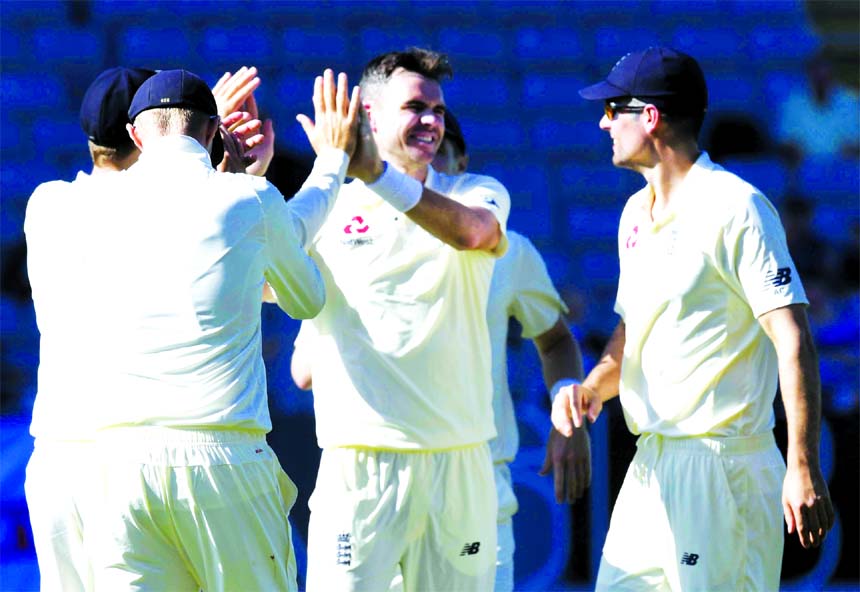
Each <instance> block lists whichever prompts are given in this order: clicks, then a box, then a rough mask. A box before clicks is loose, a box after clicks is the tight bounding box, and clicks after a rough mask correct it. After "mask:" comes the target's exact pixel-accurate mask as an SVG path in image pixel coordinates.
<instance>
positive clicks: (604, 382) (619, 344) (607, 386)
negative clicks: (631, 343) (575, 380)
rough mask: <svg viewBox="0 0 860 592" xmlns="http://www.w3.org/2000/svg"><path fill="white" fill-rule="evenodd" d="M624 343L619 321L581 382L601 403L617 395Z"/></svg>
mask: <svg viewBox="0 0 860 592" xmlns="http://www.w3.org/2000/svg"><path fill="white" fill-rule="evenodd" d="M624 343H625V333H624V321H620V322H619V323H618V326H616V327H615V331H613V332H612V336H611V337H610V338H609V341H608V342H607V344H606V347H605V348H604V349H603V353H602V354H601V356H600V360H599V361H598V362H597V364H596V365H595V366H594V368H592V370H591V372H589V373H588V376H586V377H585V380H584V381H583V382H582V384H583V386H585V387H588V388H590V389H591V390H593V391H594V392H596V393H597V394H598V395H599V396H600V400H601V401H608V400H609V399H611V398H613V397H615V396H617V395H618V390H619V386H620V383H621V359H622V357H623V355H624Z"/></svg>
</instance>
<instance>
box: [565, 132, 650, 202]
mask: <svg viewBox="0 0 860 592" xmlns="http://www.w3.org/2000/svg"><path fill="white" fill-rule="evenodd" d="M611 151H612V148H611V147H610V146H609V144H608V142H607V144H606V153H605V155H604V157H603V158H602V159H601V160H599V161H595V162H594V163H583V162H579V161H572V162H567V163H564V164H562V165H561V166H560V167H559V168H558V170H557V173H556V176H557V177H558V179H559V182H560V184H561V193H560V195H561V196H562V197H563V198H564V200H565V201H567V202H568V203H570V204H571V205H572V206H573V207H577V206H578V205H595V206H599V207H614V208H616V209H617V210H618V212H620V211H621V208H622V207H624V204H625V203H626V201H627V198H628V197H629V196H631V195H632V194H634V193H636V192H637V191H639V190H640V189H641V188H642V187H644V186H645V180H644V179H643V178H642V175H640V174H638V173H635V172H633V171H629V170H627V169H619V168H616V167H615V166H613V165H612V162H611V160H610V159H611Z"/></svg>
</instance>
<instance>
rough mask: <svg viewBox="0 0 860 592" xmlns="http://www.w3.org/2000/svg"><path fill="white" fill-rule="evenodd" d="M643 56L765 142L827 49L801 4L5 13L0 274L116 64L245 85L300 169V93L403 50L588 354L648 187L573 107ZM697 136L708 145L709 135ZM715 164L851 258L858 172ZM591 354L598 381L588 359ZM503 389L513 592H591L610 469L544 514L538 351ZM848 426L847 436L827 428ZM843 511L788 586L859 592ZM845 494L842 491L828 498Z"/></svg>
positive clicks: (279, 428)
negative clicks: (431, 67)
mask: <svg viewBox="0 0 860 592" xmlns="http://www.w3.org/2000/svg"><path fill="white" fill-rule="evenodd" d="M656 43H659V44H666V45H674V46H676V47H678V48H679V49H682V50H685V51H688V52H690V53H691V54H693V55H694V56H696V57H697V58H699V60H700V62H701V63H702V66H703V68H704V70H705V72H706V74H707V77H708V81H709V85H710V88H711V103H712V104H711V109H710V111H711V115H710V117H709V121H712V120H714V119H715V118H717V117H719V116H720V115H722V114H729V115H731V114H741V115H744V116H747V117H749V118H750V119H752V120H753V121H756V122H758V123H760V124H761V125H762V126H763V127H764V131H765V132H767V131H769V127H768V126H770V125H772V124H773V119H774V117H775V112H774V111H773V107H774V100H778V98H779V97H781V96H784V94H785V92H787V90H789V89H790V88H792V87H793V86H794V85H797V84H800V83H801V82H802V80H803V78H802V60H803V59H804V58H805V57H806V56H808V55H810V54H811V53H812V52H813V51H814V50H815V49H816V48H817V47H818V46H819V45H820V44H821V38H820V36H819V34H818V33H817V32H816V31H815V29H814V27H813V26H812V24H811V22H810V19H809V18H808V14H807V10H806V7H805V4H804V3H803V2H800V1H797V0H696V1H685V0H642V1H634V0H629V1H628V0H603V1H598V0H570V1H566V2H542V1H534V2H533V1H526V0H520V1H498V2H493V1H480V2H448V1H435V2H424V1H418V0H404V1H401V2H382V1H380V2H369V1H331V0H322V1H317V2H304V1H295V2H275V1H266V0H236V1H234V2H230V3H226V2H218V1H212V2H206V1H194V2H190V1H189V2H176V1H161V2H152V1H151V0H145V1H137V0H132V1H130V0H126V1H121V2H120V1H116V2H114V1H109V0H93V1H78V2H61V1H38V0H34V1H17V0H3V1H2V2H0V60H2V68H0V200H2V201H0V248H2V257H3V260H4V262H8V261H11V260H12V259H13V258H14V257H17V256H19V255H20V248H21V243H22V241H23V230H22V224H23V217H24V212H25V207H26V202H27V199H28V197H29V195H30V193H31V192H32V191H33V189H34V188H35V187H36V186H37V185H38V184H39V183H41V182H43V181H48V180H53V179H66V180H71V179H73V178H74V176H75V174H76V172H77V170H79V169H83V170H89V168H90V166H91V165H90V161H89V156H88V153H87V149H86V138H85V137H84V134H83V132H82V131H81V130H80V128H79V126H78V124H77V118H78V115H77V113H78V111H77V110H78V106H79V104H80V100H81V97H82V95H83V92H84V90H85V89H86V87H87V86H88V84H89V83H90V82H91V81H92V79H93V78H94V77H95V76H96V75H97V74H98V73H99V72H100V71H102V70H103V69H105V68H107V67H110V66H114V65H120V64H122V65H129V66H143V67H151V68H159V69H163V68H173V67H183V68H187V69H190V70H192V71H195V72H196V73H198V74H199V75H201V76H202V77H203V78H204V79H205V80H207V81H208V82H209V83H210V84H214V83H215V81H216V80H217V79H218V78H219V76H220V74H221V73H223V72H224V71H227V70H230V71H233V70H235V69H236V68H238V67H239V66H241V65H255V66H257V67H258V68H259V70H260V75H261V77H262V79H263V85H262V87H261V88H260V90H259V91H258V102H259V104H260V106H261V109H262V110H263V112H264V114H265V115H267V116H270V117H273V118H274V120H275V126H276V132H277V137H278V149H279V151H280V152H284V153H290V154H292V155H293V156H294V158H295V159H297V160H298V161H299V162H302V163H305V164H307V163H309V162H310V159H311V154H312V153H311V151H310V148H309V146H308V144H307V141H306V140H305V138H304V135H303V132H302V131H301V129H300V127H299V125H298V124H297V123H296V122H295V120H294V115H295V114H296V113H298V112H305V113H311V112H312V111H311V110H312V107H311V104H310V96H311V92H312V80H313V77H314V76H315V75H316V74H318V73H319V72H321V70H322V69H323V68H324V67H327V66H332V67H334V68H337V69H340V70H344V71H346V72H347V73H348V74H349V75H350V76H351V78H352V79H353V80H357V78H358V76H359V74H360V71H361V68H362V66H363V65H364V63H365V62H366V61H367V60H368V59H369V58H371V57H373V55H375V54H377V53H380V52H383V51H388V50H391V49H399V48H402V47H405V46H407V45H411V44H416V45H422V46H428V47H432V48H435V49H440V50H442V51H445V52H447V53H449V55H450V58H451V61H452V64H453V65H454V68H455V77H454V79H453V80H451V81H450V82H449V83H447V84H446V85H445V94H446V98H447V101H448V104H449V106H450V107H451V108H452V110H453V111H454V112H455V113H457V115H458V117H459V118H460V120H461V123H462V127H463V130H464V133H465V136H466V138H467V141H468V144H469V147H470V152H471V165H470V168H471V169H472V170H474V171H477V172H483V173H486V174H490V175H493V176H496V177H497V178H499V179H500V180H501V181H502V182H503V183H504V184H505V185H506V186H507V187H508V189H509V190H510V192H511V196H512V199H513V211H512V213H511V218H510V227H511V228H514V229H517V230H519V231H522V232H523V233H525V234H527V235H529V236H530V237H531V238H532V239H533V240H534V242H535V243H536V244H537V245H538V247H539V248H540V249H541V250H542V251H543V252H544V253H545V254H546V256H547V261H548V264H549V267H550V270H551V272H552V273H553V277H554V278H555V279H556V282H557V283H558V285H559V287H560V288H562V289H565V290H568V289H569V290H570V291H571V292H573V293H578V294H580V296H581V297H582V299H583V301H584V304H583V307H584V308H583V312H582V315H581V316H580V317H579V318H578V319H576V320H575V322H576V325H577V326H576V330H577V332H578V334H579V336H580V338H581V339H583V342H584V343H591V341H589V339H591V340H593V339H594V338H595V336H597V341H598V342H599V337H600V336H601V335H603V336H604V337H605V333H606V332H607V331H608V330H610V329H611V327H612V326H614V323H615V319H614V314H613V312H612V310H611V305H612V299H613V298H614V286H615V282H616V280H617V261H616V256H615V231H616V224H617V220H618V215H619V214H620V209H621V207H622V205H623V203H624V199H625V197H626V196H627V195H629V194H630V193H631V192H633V191H635V190H636V189H637V188H638V187H640V186H641V185H642V180H641V177H639V176H638V175H635V174H633V173H630V172H629V171H622V170H618V169H615V168H614V167H612V165H611V162H610V155H611V145H610V141H609V139H608V137H607V135H606V134H605V133H604V132H602V131H601V130H600V129H598V127H597V122H598V120H599V118H600V116H601V106H600V105H599V104H593V103H587V102H586V101H583V100H581V99H580V98H579V96H578V94H577V91H578V90H579V89H580V88H581V87H582V86H584V85H586V84H589V83H591V82H593V81H596V80H599V79H601V78H602V77H603V76H605V74H606V73H607V72H608V70H609V69H610V68H611V66H612V65H613V64H614V62H615V60H616V59H617V58H618V57H620V56H621V55H623V54H624V53H626V52H628V51H630V50H633V49H638V48H641V47H644V46H647V45H650V44H656ZM763 105H764V106H767V109H766V110H765V111H764V117H762V115H763V110H762V106H763ZM704 131H705V134H704V135H707V132H708V128H707V124H706V129H705V130H704ZM706 147H707V146H706ZM725 164H726V166H727V167H728V168H730V169H731V170H735V171H736V172H738V173H739V174H741V175H742V176H744V177H745V178H747V179H748V180H750V181H751V182H752V183H754V184H755V185H756V186H758V187H760V188H761V189H762V190H763V191H765V192H766V193H767V194H768V196H769V197H770V198H771V199H772V200H773V201H774V202H775V203H776V204H777V205H779V203H780V200H781V199H782V197H783V196H784V195H785V194H786V193H787V192H788V191H789V190H790V189H793V188H798V189H800V190H801V191H802V192H804V193H805V194H806V195H810V196H814V197H815V198H816V199H817V200H820V206H819V208H818V211H817V214H816V218H815V225H816V228H817V229H818V230H819V231H820V232H822V233H825V234H827V235H829V236H832V237H837V238H838V240H840V241H850V240H852V236H853V235H852V234H851V233H852V229H853V228H854V226H853V225H855V224H857V219H858V163H857V162H856V160H853V159H849V160H839V159H835V160H834V159H830V160H827V161H820V162H809V163H806V164H805V165H804V166H803V167H801V168H800V169H799V170H798V171H796V172H793V171H788V170H787V169H786V167H785V165H784V164H783V163H782V162H781V161H780V160H779V159H777V158H776V157H775V156H774V155H773V154H760V155H753V156H743V157H734V158H731V159H728V160H727V161H726V163H725ZM3 281H4V285H3V299H2V307H0V313H2V317H0V328H2V358H3V366H4V371H3V383H2V392H3V402H2V409H3V414H2V416H0V418H2V423H0V426H2V433H0V436H2V438H0V445H2V450H0V453H2V467H0V477H2V496H0V502H2V528H0V535H2V541H0V589H2V590H18V589H21V590H25V589H35V588H36V582H37V579H36V578H37V572H35V571H34V570H35V565H34V556H33V552H32V543H31V541H30V540H29V538H28V537H29V526H28V524H27V512H26V505H25V504H24V501H23V492H22V489H21V483H22V481H23V472H22V471H23V465H24V463H25V462H26V458H27V457H28V454H29V449H30V448H31V446H32V442H31V441H30V440H29V437H28V436H27V435H26V428H27V424H28V421H29V412H30V408H31V405H32V398H33V396H34V394H35V386H36V385H35V367H36V365H37V363H38V333H37V331H36V328H35V320H34V318H33V314H32V306H31V304H29V303H28V302H27V301H26V300H24V301H21V300H16V299H15V298H14V295H11V288H12V282H10V281H9V279H8V278H7V275H6V274H5V273H4V277H3ZM848 314H853V315H854V316H851V317H849V321H848V326H849V327H850V324H851V321H853V322H854V324H855V326H856V323H857V316H856V315H857V311H856V308H855V309H854V311H853V313H851V312H850V311H849V313H848ZM296 330H297V324H296V323H295V322H293V321H292V320H290V319H288V318H286V317H285V316H284V315H282V314H280V313H279V312H278V311H273V310H264V336H265V338H266V361H267V367H268V370H269V373H270V374H269V376H270V391H271V396H272V403H271V406H272V412H273V416H274V419H275V423H276V427H275V430H274V431H273V433H272V437H271V439H272V442H273V446H275V447H276V449H277V450H278V452H279V454H280V455H281V457H282V458H283V459H284V465H285V467H286V468H287V470H288V472H289V473H290V474H291V475H292V476H293V477H294V479H295V480H296V481H297V483H298V484H299V487H300V490H301V492H302V493H301V496H300V498H299V503H298V504H297V506H296V509H295V510H294V512H293V520H294V522H296V523H297V524H298V526H297V528H296V533H297V537H298V539H299V540H298V545H299V546H300V547H301V540H303V539H302V537H303V536H304V527H303V523H304V522H306V520H307V508H306V507H305V506H304V504H305V503H306V501H307V495H308V494H309V493H310V490H311V488H312V486H313V476H314V472H315V463H316V462H317V460H318V454H319V451H318V449H317V448H316V445H315V440H314V437H313V416H312V404H311V401H312V399H311V396H310V395H309V394H306V393H300V392H298V391H296V389H295V388H294V387H293V386H292V383H291V381H290V378H289V354H290V351H291V348H292V338H293V336H294V335H295V331H296ZM589 336H590V337H589ZM847 339H848V347H847V348H846V347H845V343H846V341H845V339H844V338H843V339H842V341H838V340H837V342H838V343H840V344H841V346H840V348H837V350H836V351H837V354H834V355H833V356H829V354H828V351H829V350H824V351H823V352H822V375H823V376H824V377H825V378H827V379H831V380H835V381H836V382H837V383H838V384H839V385H840V387H839V388H840V389H842V390H841V391H840V393H841V395H840V396H841V397H842V398H843V399H844V400H845V401H847V405H848V413H847V416H848V423H847V424H846V425H847V426H848V427H846V428H845V429H854V430H855V431H856V426H857V422H856V413H857V411H856V400H857V396H858V394H857V393H858V384H857V376H858V374H857V373H858V369H857V368H858V364H857V358H856V357H854V352H855V351H856V349H857V344H856V343H852V339H853V340H854V341H855V342H856V337H854V336H853V334H851V335H849V337H848V338H847ZM846 351H847V352H848V353H847V354H846ZM588 353H589V355H590V356H591V357H590V358H589V359H590V360H591V361H592V362H593V356H594V355H595V352H594V351H589V352H588ZM511 376H512V381H513V388H514V393H515V396H516V398H517V405H518V407H519V410H520V412H521V413H520V421H521V428H522V430H523V433H524V437H523V441H524V445H523V452H522V454H521V456H520V459H518V461H517V464H516V465H515V474H519V475H520V477H518V483H517V486H518V488H519V489H520V492H521V497H522V510H521V516H528V517H529V519H528V520H522V521H521V524H518V525H517V529H518V530H517V535H518V551H517V553H518V557H517V561H518V563H517V566H518V572H517V582H518V589H524V590H525V589H529V590H547V589H574V588H577V587H587V586H588V585H589V583H590V582H591V581H592V580H593V577H594V575H595V572H594V566H595V560H596V559H595V558H596V557H597V556H598V555H599V550H600V543H599V541H600V540H601V538H600V537H602V534H603V531H605V526H606V517H607V515H608V509H609V507H610V506H611V502H612V499H611V492H612V489H613V487H617V483H614V482H613V478H614V477H613V475H612V474H611V473H610V469H609V468H608V466H607V465H608V463H609V461H610V460H611V459H610V457H609V456H608V455H607V456H605V457H604V456H602V455H603V454H607V453H605V451H602V452H598V451H597V450H596V451H595V483H594V486H593V489H592V492H591V495H590V496H589V498H588V499H587V500H585V501H583V502H580V503H578V504H577V505H575V506H574V507H573V509H572V512H571V510H570V509H569V508H566V507H562V508H559V507H557V506H555V505H554V504H553V503H552V502H551V501H549V498H550V497H551V494H552V487H551V483H550V482H549V481H548V480H546V479H543V480H540V479H536V478H534V477H533V474H534V472H535V471H536V466H537V465H539V463H540V461H541V460H542V456H541V454H542V453H540V448H541V447H542V446H543V438H545V435H546V429H547V427H548V422H547V415H546V410H545V408H544V407H545V404H544V399H545V395H544V392H543V385H542V381H541V377H540V370H539V366H538V362H537V358H536V356H535V354H534V350H533V348H532V347H531V346H529V345H523V344H522V343H518V342H517V341H516V339H515V338H512V348H511ZM852 402H853V405H854V407H851V404H852ZM607 416H608V417H609V418H610V419H607V420H606V421H604V422H603V423H602V424H598V425H597V426H594V431H593V438H594V440H595V443H597V442H602V443H604V444H605V445H607V446H610V447H611V446H612V445H613V444H612V443H613V442H614V443H616V444H615V448H610V451H611V454H612V455H613V457H612V458H615V457H616V456H618V455H622V454H623V450H622V449H623V446H624V442H627V446H628V447H629V441H626V440H624V438H625V434H624V433H623V432H624V430H623V426H622V425H621V424H620V423H619V422H618V417H619V415H618V410H617V409H614V408H612V407H610V408H608V409H607ZM613 417H614V418H615V419H614V421H612V420H611V418H613ZM844 419H845V418H844V417H843V416H842V415H838V416H837V417H836V418H835V421H836V422H837V423H838V422H841V421H843V420H844ZM852 422H853V423H852ZM834 425H836V424H834ZM838 425H842V424H838ZM852 426H853V427H852ZM834 430H835V428H834ZM837 433H839V432H837ZM854 441H855V442H856V439H855V440H854ZM852 455H853V456H852ZM839 461H840V462H847V463H849V466H850V470H851V471H850V472H852V473H853V474H854V475H855V477H856V473H857V470H858V462H857V450H856V447H855V448H854V450H853V451H849V452H848V453H847V456H844V455H843V456H840V457H839ZM616 462H617V459H616V460H615V461H613V464H615V463H616ZM622 464H623V463H622ZM517 469H518V470H517ZM855 481H856V478H855ZM856 491H857V489H856V483H855V484H854V489H853V490H848V493H847V494H843V497H844V496H846V495H847V502H844V503H847V504H848V505H849V506H850V505H851V504H852V503H853V506H854V509H853V514H850V515H851V516H853V517H854V518H855V520H854V522H855V524H853V525H851V528H845V529H843V533H842V535H841V536H842V539H843V540H844V543H842V542H841V541H838V540H837V543H836V544H843V547H842V549H843V552H845V553H846V556H847V559H846V560H845V561H846V562H847V563H845V565H842V564H840V567H839V568H838V571H837V563H836V562H835V560H834V561H831V560H828V561H830V563H827V561H825V560H824V559H823V558H822V557H823V556H824V555H826V554H822V556H820V557H819V556H815V557H814V562H811V561H810V560H807V563H806V564H802V565H800V567H798V566H797V565H795V566H788V567H787V570H788V571H787V572H786V573H787V578H786V582H787V584H786V586H787V587H789V588H790V587H792V586H795V587H797V586H802V585H806V584H809V583H810V582H811V581H813V580H809V578H818V579H817V580H814V582H815V584H816V586H822V585H824V583H825V582H828V581H829V582H831V584H832V585H837V586H838V585H839V582H840V581H846V578H847V581H848V582H849V583H850V584H851V585H855V584H856V583H857V573H858V570H857V566H856V562H854V563H851V565H850V566H849V565H848V563H850V561H851V557H853V558H854V559H856V556H857V532H856V530H857V529H856V516H857V513H856V506H857V498H856ZM839 494H840V492H839V491H838V490H836V491H834V496H835V497H838V496H839ZM840 499H841V498H840ZM837 501H839V500H837ZM571 514H573V516H571ZM571 524H573V525H574V526H573V527H571V526H569V525H571ZM601 529H603V531H601ZM849 531H853V534H852V533H851V532H849ZM547 532H550V533H551V536H550V537H549V538H548V536H547ZM583 533H584V534H583ZM592 535H593V536H592ZM590 539H591V540H590ZM832 539H838V537H831V540H832ZM589 540H590V542H589ZM830 544H831V545H832V544H833V543H830ZM558 549H563V550H564V551H565V552H564V553H561V554H559V553H558V551H557V550H558ZM302 552H303V549H300V560H301V558H302V555H301V553H302ZM827 553H830V554H831V555H832V554H833V553H835V554H836V556H837V559H838V558H839V547H838V546H837V547H835V551H834V548H833V547H829V548H828V551H827ZM831 564H832V565H831ZM840 578H842V579H841V580H840ZM834 582H835V583H834Z"/></svg>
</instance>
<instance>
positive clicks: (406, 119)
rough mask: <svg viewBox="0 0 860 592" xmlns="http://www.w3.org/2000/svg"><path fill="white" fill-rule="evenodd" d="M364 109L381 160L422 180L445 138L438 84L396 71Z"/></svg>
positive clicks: (411, 73) (408, 73)
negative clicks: (365, 109) (366, 112)
mask: <svg viewBox="0 0 860 592" xmlns="http://www.w3.org/2000/svg"><path fill="white" fill-rule="evenodd" d="M366 108H367V109H368V115H369V117H370V124H371V129H372V130H373V137H374V139H375V140H376V145H377V146H378V148H379V152H380V154H381V155H382V157H383V158H384V159H385V160H388V161H389V162H391V163H392V164H393V165H394V166H396V167H397V168H399V169H401V170H403V171H404V172H406V173H407V174H411V175H412V176H416V178H419V179H421V180H423V179H424V177H425V176H426V174H427V167H428V165H429V164H430V163H431V162H432V161H433V158H434V157H435V156H436V151H437V150H438V149H439V145H440V144H441V143H442V138H443V136H444V135H445V100H444V97H443V96H442V87H441V86H440V85H439V83H438V82H436V81H435V80H432V79H430V78H425V77H424V76H422V75H421V74H417V73H415V72H409V71H406V70H400V71H398V72H395V73H394V74H393V75H392V76H391V78H390V79H389V80H388V82H387V83H386V84H385V87H384V88H383V89H381V91H380V92H379V94H378V96H377V97H376V98H375V99H373V100H370V101H368V103H367V104H366Z"/></svg>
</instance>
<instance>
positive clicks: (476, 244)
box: [452, 219, 502, 251]
mask: <svg viewBox="0 0 860 592" xmlns="http://www.w3.org/2000/svg"><path fill="white" fill-rule="evenodd" d="M501 236H502V231H501V229H500V228H499V224H498V222H496V221H495V219H493V226H492V228H484V227H478V228H472V229H470V230H469V231H467V232H462V233H460V234H458V235H457V236H456V237H454V241H453V243H452V246H453V247H454V248H455V249H457V250H458V251H479V250H480V251H492V250H493V249H495V248H496V246H497V245H498V244H499V241H500V240H501Z"/></svg>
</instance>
